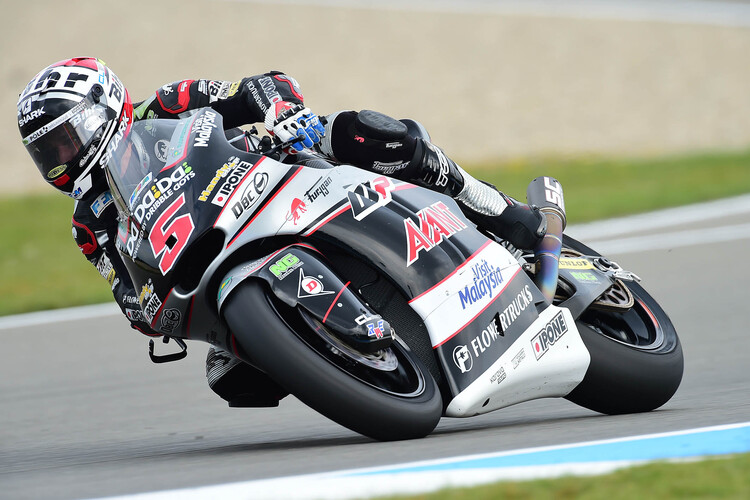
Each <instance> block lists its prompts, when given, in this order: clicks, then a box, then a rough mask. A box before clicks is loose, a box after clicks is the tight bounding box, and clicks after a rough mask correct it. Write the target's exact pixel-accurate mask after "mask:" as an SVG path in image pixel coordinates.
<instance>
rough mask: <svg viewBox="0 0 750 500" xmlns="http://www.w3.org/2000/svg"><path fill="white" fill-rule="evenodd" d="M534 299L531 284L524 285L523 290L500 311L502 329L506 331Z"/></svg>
mask: <svg viewBox="0 0 750 500" xmlns="http://www.w3.org/2000/svg"><path fill="white" fill-rule="evenodd" d="M533 301H534V296H533V295H532V294H531V289H529V285H526V286H524V287H523V290H521V291H520V292H519V293H518V294H517V295H516V296H515V297H514V298H513V300H512V301H511V303H510V304H509V305H508V307H506V308H505V309H503V312H501V313H500V328H501V329H502V331H506V330H507V329H508V328H509V327H510V325H512V324H513V322H514V321H515V320H516V319H517V318H518V317H519V316H520V315H521V313H522V312H523V311H525V310H526V308H527V307H529V305H530V304H532V303H533Z"/></svg>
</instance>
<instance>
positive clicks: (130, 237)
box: [125, 219, 143, 258]
mask: <svg viewBox="0 0 750 500" xmlns="http://www.w3.org/2000/svg"><path fill="white" fill-rule="evenodd" d="M128 224H129V229H128V233H127V241H126V242H125V250H126V251H127V253H128V255H130V256H131V257H133V258H135V256H136V255H137V254H138V250H139V249H140V248H141V243H142V242H143V232H142V231H140V230H139V229H138V228H137V227H136V225H135V224H133V223H131V222H130V219H128Z"/></svg>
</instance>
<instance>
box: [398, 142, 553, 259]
mask: <svg viewBox="0 0 750 500" xmlns="http://www.w3.org/2000/svg"><path fill="white" fill-rule="evenodd" d="M416 142H417V147H416V149H415V152H414V156H413V157H412V160H411V161H410V162H409V166H408V167H407V168H406V169H404V172H403V177H401V178H403V179H406V180H409V181H410V182H413V183H414V184H417V185H420V186H424V187H426V188H429V189H432V190H433V191H438V192H441V193H443V194H447V195H449V196H451V197H452V198H453V199H454V200H456V201H457V202H458V205H459V207H460V208H461V211H462V212H463V213H464V215H466V217H467V218H468V219H469V220H471V221H472V222H474V223H475V224H477V225H478V226H480V227H482V228H484V229H486V230H487V231H489V232H491V233H493V234H495V235H496V236H498V237H500V238H502V239H505V240H508V241H509V242H510V243H512V244H513V245H514V246H515V247H517V248H523V249H533V248H534V247H536V245H537V244H538V243H539V241H540V240H541V239H542V237H543V236H544V233H545V231H546V229H547V220H546V219H545V217H544V216H543V215H542V214H541V212H540V211H539V209H538V208H537V207H533V206H529V205H526V204H525V203H521V202H519V201H516V200H514V199H513V198H510V197H509V196H506V195H505V194H504V193H502V192H500V191H499V190H498V189H497V188H496V187H495V186H493V185H492V184H489V183H486V182H483V181H480V180H477V179H475V178H474V177H472V176H471V175H469V174H468V173H467V172H466V171H465V170H464V169H462V168H461V167H460V166H459V165H458V164H456V162H454V161H453V160H451V159H450V158H448V157H447V156H446V155H445V153H443V151H442V150H441V149H440V148H438V147H437V146H435V145H434V144H432V143H430V142H429V141H426V140H424V139H421V138H417V140H416Z"/></svg>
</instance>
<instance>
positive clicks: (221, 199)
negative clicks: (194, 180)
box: [201, 156, 253, 207]
mask: <svg viewBox="0 0 750 500" xmlns="http://www.w3.org/2000/svg"><path fill="white" fill-rule="evenodd" d="M252 166H253V165H252V164H250V163H248V162H246V161H240V159H239V158H237V157H236V156H232V157H231V158H229V159H228V160H227V163H225V164H224V165H223V166H222V168H220V169H219V170H222V169H223V168H224V167H226V168H227V172H228V173H227V174H226V180H225V181H224V183H223V184H222V185H221V187H219V191H218V192H217V193H216V196H214V198H213V200H211V203H212V204H214V205H216V206H218V207H223V206H224V205H226V204H227V200H229V197H230V196H232V193H233V192H234V190H235V188H236V187H237V186H238V185H239V184H240V182H242V179H243V178H244V177H245V174H247V172H248V171H249V170H250V169H251V168H252ZM219 170H217V171H216V174H217V175H219V177H221V175H220V174H219ZM214 179H216V182H219V179H217V178H216V177H214ZM211 183H213V179H212V180H211ZM211 183H209V185H208V186H206V189H205V190H204V191H203V193H205V192H206V191H208V192H209V194H210V193H211V191H213V187H211ZM209 188H210V189H209ZM203 193H201V195H203ZM206 196H208V195H206Z"/></svg>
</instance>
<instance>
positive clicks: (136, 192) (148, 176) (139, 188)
mask: <svg viewBox="0 0 750 500" xmlns="http://www.w3.org/2000/svg"><path fill="white" fill-rule="evenodd" d="M151 179H153V174H152V173H151V172H149V173H148V174H146V177H144V178H143V179H141V182H139V183H138V185H137V186H136V187H135V189H134V190H133V192H132V193H131V194H130V199H129V200H128V208H131V209H132V208H133V203H135V200H137V199H138V196H140V194H141V191H143V188H145V187H146V186H148V185H149V183H150V182H151Z"/></svg>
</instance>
